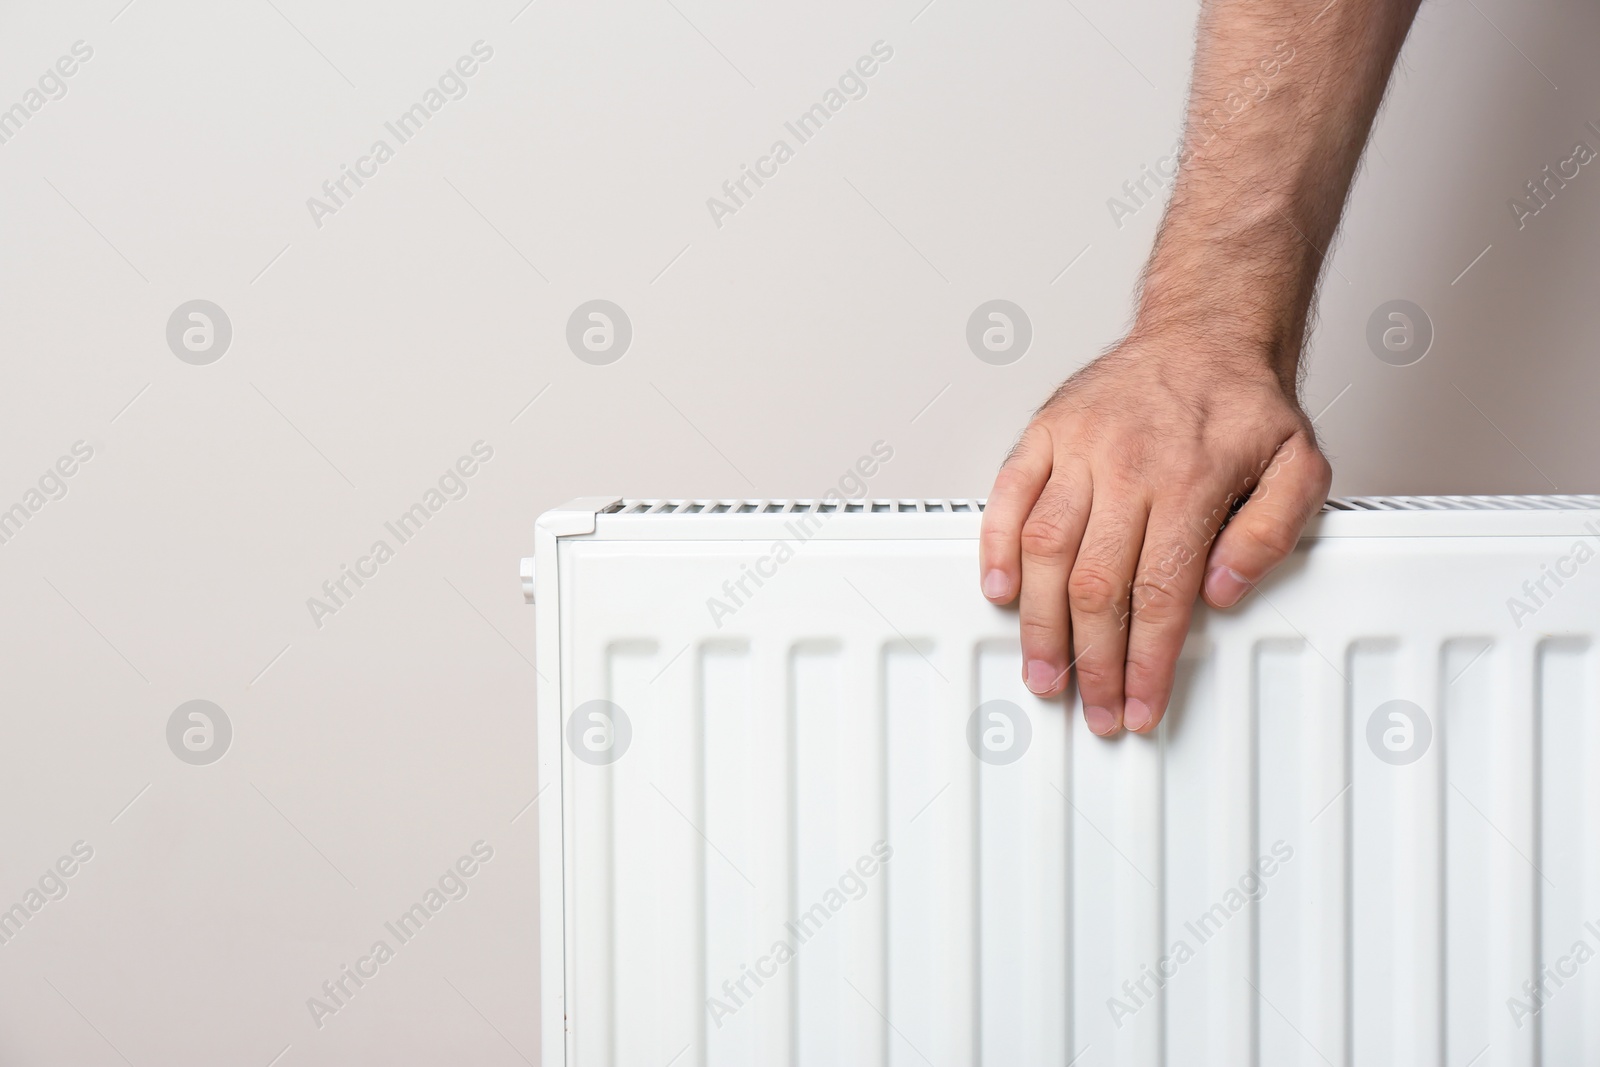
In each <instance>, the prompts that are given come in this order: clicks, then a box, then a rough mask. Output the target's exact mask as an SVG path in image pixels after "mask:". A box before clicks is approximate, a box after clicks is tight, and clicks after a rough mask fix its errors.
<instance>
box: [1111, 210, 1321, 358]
mask: <svg viewBox="0 0 1600 1067" xmlns="http://www.w3.org/2000/svg"><path fill="white" fill-rule="evenodd" d="M1321 260H1322V256H1321V254H1320V253H1319V252H1317V251H1316V249H1315V248H1313V247H1312V246H1311V244H1310V242H1309V241H1308V240H1307V239H1306V238H1305V237H1304V236H1303V235H1302V234H1301V233H1300V232H1299V230H1298V229H1297V228H1296V226H1295V224H1294V223H1293V222H1291V221H1290V219H1289V217H1288V215H1286V214H1284V215H1279V214H1277V213H1273V214H1272V215H1271V216H1267V217H1258V218H1256V219H1253V220H1226V219H1217V218H1213V219H1211V220H1209V221H1208V223H1207V225H1205V226H1204V227H1193V226H1190V225H1187V224H1186V223H1185V221H1184V220H1181V219H1177V218H1173V217H1171V216H1170V215H1169V218H1168V219H1167V220H1166V222H1164V223H1163V226H1162V233H1161V236H1160V237H1159V238H1158V240H1157V244H1156V249H1155V251H1154V252H1153V253H1152V254H1151V257H1150V263H1149V265H1148V267H1147V268H1146V270H1145V275H1144V279H1143V284H1142V285H1141V288H1140V295H1139V303H1138V313H1137V315H1136V317H1135V326H1134V330H1133V335H1134V336H1140V337H1165V338H1171V339H1174V340H1179V341H1186V342H1188V343H1191V344H1196V345H1200V346H1202V347H1203V348H1204V349H1205V350H1206V352H1207V353H1208V358H1215V359H1220V360H1224V361H1226V362H1230V363H1232V362H1236V363H1237V364H1238V366H1239V369H1240V371H1241V372H1247V371H1251V370H1256V369H1261V368H1263V367H1264V368H1266V369H1268V370H1270V371H1271V372H1272V373H1274V374H1275V375H1277V376H1278V377H1279V378H1280V379H1281V380H1283V381H1284V382H1285V383H1286V384H1290V385H1292V383H1293V381H1294V377H1295V372H1296V369H1297V367H1298V366H1299V361H1300V352H1301V348H1302V347H1303V345H1304V341H1305V331H1306V323H1307V318H1308V314H1309V309H1310V305H1311V299H1312V297H1313V295H1314V292H1315V286H1316V277H1317V273H1318V270H1319V269H1320V266H1321Z"/></svg>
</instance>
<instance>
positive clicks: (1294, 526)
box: [1204, 430, 1333, 608]
mask: <svg viewBox="0 0 1600 1067" xmlns="http://www.w3.org/2000/svg"><path fill="white" fill-rule="evenodd" d="M1332 481H1333V470H1332V468H1331V467H1329V466H1328V461H1327V459H1326V458H1324V457H1323V455H1322V453H1321V452H1319V451H1318V450H1317V446H1316V444H1315V443H1314V442H1313V441H1312V440H1311V436H1310V434H1309V433H1307V432H1306V431H1304V430H1301V431H1298V432H1296V433H1295V435H1294V436H1293V437H1291V438H1289V439H1288V440H1287V441H1285V442H1284V443H1283V444H1281V445H1279V446H1278V451H1277V454H1276V455H1274V456H1273V457H1272V463H1271V465H1270V466H1268V468H1267V470H1266V472H1265V473H1264V474H1262V476H1261V482H1260V484H1258V485H1257V486H1256V488H1255V491H1254V492H1253V493H1251V494H1250V498H1249V499H1248V500H1246V501H1245V504H1244V506H1243V507H1242V508H1240V509H1239V512H1238V514H1236V515H1235V516H1234V517H1233V519H1232V521H1231V522H1229V523H1228V525H1226V526H1224V527H1223V529H1222V533H1221V534H1220V535H1218V537H1217V541H1216V544H1214V545H1212V546H1211V556H1210V558H1209V559H1208V560H1207V562H1206V578H1205V588H1204V594H1205V599H1206V603H1208V604H1210V605H1211V606H1212V607H1214V608H1231V607H1232V606H1233V605H1235V604H1237V603H1238V602H1239V598H1240V597H1242V596H1244V594H1245V592H1246V591H1247V590H1248V589H1249V588H1250V587H1251V586H1253V585H1255V584H1256V583H1257V582H1259V581H1261V579H1263V578H1265V577H1266V576H1267V575H1268V574H1269V573H1271V571H1272V569H1273V568H1274V567H1276V566H1277V565H1278V564H1280V563H1282V562H1283V561H1284V559H1285V558H1286V557H1287V556H1288V555H1289V553H1290V552H1293V551H1294V547H1295V545H1296V544H1298V543H1299V540H1300V531H1301V530H1302V529H1304V528H1305V525H1306V522H1307V521H1308V520H1310V518H1311V516H1313V515H1315V514H1316V513H1317V511H1318V509H1320V508H1321V507H1322V505H1323V502H1324V501H1326V500H1327V498H1328V486H1329V485H1330V484H1331V483H1332Z"/></svg>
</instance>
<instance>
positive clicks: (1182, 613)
mask: <svg viewBox="0 0 1600 1067" xmlns="http://www.w3.org/2000/svg"><path fill="white" fill-rule="evenodd" d="M1218 495H1220V491H1219V494H1218ZM1204 506H1205V505H1204V504H1202V503H1199V502H1198V501H1183V502H1181V503H1176V504H1171V505H1160V504H1158V505H1157V506H1156V509H1155V510H1154V511H1153V512H1152V513H1151V515H1150V527H1149V529H1148V530H1147V531H1146V532H1145V538H1144V552H1143V554H1142V555H1141V556H1140V557H1139V570H1138V574H1137V577H1135V578H1134V582H1133V596H1132V600H1131V611H1130V615H1129V621H1128V653H1127V674H1126V676H1125V678H1124V682H1123V687H1124V694H1125V701H1124V704H1123V712H1122V722H1123V725H1124V726H1126V727H1127V728H1128V729H1130V730H1133V731H1135V732H1137V733H1143V732H1146V731H1149V730H1154V729H1155V728H1156V726H1157V725H1158V724H1159V723H1160V722H1161V716H1162V715H1164V714H1166V710H1167V704H1168V702H1169V701H1170V700H1171V699H1172V684H1173V677H1174V675H1175V674H1176V671H1177V665H1178V655H1179V653H1181V652H1182V651H1183V641H1184V638H1185V637H1187V636H1188V633H1189V619H1190V617H1191V616H1192V615H1193V614H1194V600H1195V596H1196V595H1198V593H1199V592H1200V582H1201V579H1202V577H1203V576H1204V573H1205V556H1206V547H1207V546H1206V542H1207V540H1208V539H1209V533H1208V532H1207V527H1206V526H1205V524H1204V523H1203V522H1202V521H1201V519H1200V513H1201V511H1202V509H1203V508H1204Z"/></svg>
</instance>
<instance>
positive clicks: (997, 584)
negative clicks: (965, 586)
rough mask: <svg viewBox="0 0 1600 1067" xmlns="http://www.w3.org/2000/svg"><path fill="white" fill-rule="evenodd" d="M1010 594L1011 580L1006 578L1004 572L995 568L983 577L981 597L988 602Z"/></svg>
mask: <svg viewBox="0 0 1600 1067" xmlns="http://www.w3.org/2000/svg"><path fill="white" fill-rule="evenodd" d="M1009 592H1011V579H1010V578H1007V577H1006V572H1005V571H1003V570H1001V569H999V568H998V567H996V568H995V569H994V570H992V571H990V572H989V573H988V574H985V575H984V576H983V595H984V596H986V597H988V598H989V599H990V600H999V599H1000V598H1001V597H1003V596H1005V595H1006V594H1007V593H1009Z"/></svg>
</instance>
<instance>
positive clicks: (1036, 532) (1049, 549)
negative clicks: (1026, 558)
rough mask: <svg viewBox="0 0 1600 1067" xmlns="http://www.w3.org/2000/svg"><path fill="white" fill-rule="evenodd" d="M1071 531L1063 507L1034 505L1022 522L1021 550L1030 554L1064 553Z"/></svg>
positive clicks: (1051, 554) (1069, 521) (1059, 554)
mask: <svg viewBox="0 0 1600 1067" xmlns="http://www.w3.org/2000/svg"><path fill="white" fill-rule="evenodd" d="M1071 533H1072V530H1071V520H1070V517H1069V515H1068V513H1067V511H1066V510H1065V509H1064V508H1059V507H1050V506H1048V505H1046V506H1042V507H1036V508H1034V509H1033V513H1032V514H1031V515H1029V516H1028V521H1026V522H1024V523H1023V524H1022V537H1021V543H1022V550H1023V551H1024V552H1026V553H1028V554H1029V555H1031V556H1044V557H1055V556H1061V555H1065V554H1066V552H1067V548H1068V546H1069V543H1070V538H1071Z"/></svg>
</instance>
